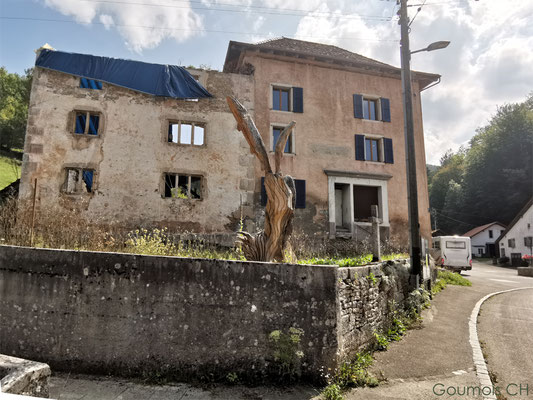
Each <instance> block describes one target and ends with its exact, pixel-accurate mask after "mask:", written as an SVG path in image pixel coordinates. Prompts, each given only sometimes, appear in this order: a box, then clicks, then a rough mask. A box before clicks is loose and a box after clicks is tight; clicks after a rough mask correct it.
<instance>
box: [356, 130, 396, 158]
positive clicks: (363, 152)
mask: <svg viewBox="0 0 533 400" xmlns="http://www.w3.org/2000/svg"><path fill="white" fill-rule="evenodd" d="M355 159H356V160H360V161H375V162H384V163H386V164H394V153H393V147H392V139H389V138H379V137H375V136H365V135H355Z"/></svg>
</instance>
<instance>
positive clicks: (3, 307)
mask: <svg viewBox="0 0 533 400" xmlns="http://www.w3.org/2000/svg"><path fill="white" fill-rule="evenodd" d="M391 264H392V265H386V264H384V265H383V266H381V265H374V266H370V267H360V268H338V267H336V266H305V265H291V264H273V263H259V262H238V261H223V260H205V259H186V258H174V257H154V256H137V255H131V254H118V253H98V252H78V251H67V250H50V249H34V248H24V247H12V246H0V337H2V340H1V341H0V352H2V353H5V354H9V355H13V356H17V357H24V358H29V359H33V360H37V361H43V362H46V363H48V364H49V365H50V366H51V367H52V370H54V369H56V370H64V371H73V372H74V371H76V372H93V373H110V374H120V375H130V376H132V375H148V376H150V375H155V374H159V375H161V376H166V377H168V378H171V379H201V378H205V379H222V380H223V379H225V377H226V375H227V374H228V373H230V372H234V373H237V375H238V376H239V377H240V378H242V379H254V380H257V379H263V378H264V377H265V376H267V375H269V374H272V373H275V372H276V371H278V368H277V366H276V363H275V361H274V356H273V354H274V348H273V347H272V343H271V342H269V340H268V335H269V334H270V333H271V332H272V331H274V330H283V331H284V332H287V331H288V329H289V327H297V328H300V329H302V330H303V331H304V334H303V336H302V341H301V347H300V350H301V351H303V353H304V357H303V359H302V373H303V375H304V376H308V377H311V378H314V379H320V377H321V373H322V372H323V371H324V368H325V369H326V370H327V368H332V369H333V368H335V367H336V366H337V365H339V363H340V362H341V361H343V360H346V359H349V358H350V357H351V356H353V355H354V354H355V353H356V352H357V351H359V350H361V349H363V348H364V347H365V346H366V345H368V344H369V343H370V342H371V340H372V338H373V331H374V329H380V328H381V327H382V326H384V324H386V323H387V310H388V308H387V307H388V304H389V302H390V301H391V300H396V301H398V302H399V303H401V301H402V299H404V297H405V291H406V284H407V276H406V268H407V267H406V265H405V264H403V263H398V262H396V263H391ZM370 272H372V274H373V275H374V279H375V281H376V282H375V284H374V283H372V279H369V278H368V276H369V274H370Z"/></svg>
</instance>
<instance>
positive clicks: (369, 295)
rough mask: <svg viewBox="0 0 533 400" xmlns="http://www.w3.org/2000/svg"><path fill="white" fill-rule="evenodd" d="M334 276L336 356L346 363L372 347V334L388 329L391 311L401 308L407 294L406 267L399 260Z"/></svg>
mask: <svg viewBox="0 0 533 400" xmlns="http://www.w3.org/2000/svg"><path fill="white" fill-rule="evenodd" d="M338 272H339V288H338V306H339V310H338V316H337V319H338V322H339V330H338V332H339V336H338V345H339V354H340V355H341V358H342V359H349V358H350V356H352V355H353V354H354V353H357V352H358V351H360V350H361V349H363V348H365V347H368V346H370V345H371V344H372V343H373V340H374V332H375V331H377V332H380V331H381V330H383V329H386V328H388V324H390V322H391V314H392V312H393V311H394V309H395V307H396V308H397V309H398V310H401V308H402V307H403V305H404V301H405V299H406V298H407V296H408V294H409V287H408V282H409V266H408V264H407V262H406V261H405V260H402V261H396V262H384V263H383V264H379V265H376V266H370V267H351V268H339V270H338Z"/></svg>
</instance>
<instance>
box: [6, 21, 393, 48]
mask: <svg viewBox="0 0 533 400" xmlns="http://www.w3.org/2000/svg"><path fill="white" fill-rule="evenodd" d="M2 19H3V20H15V21H20V20H22V21H42V22H64V23H65V22H66V23H73V24H80V22H78V21H75V20H67V19H53V18H31V17H12V16H0V20H2ZM83 25H109V24H104V23H103V22H87V23H83ZM111 25H112V26H119V27H127V28H145V29H159V30H167V31H187V32H205V33H224V34H231V35H248V36H269V35H270V33H261V32H236V31H223V30H212V29H188V28H165V27H160V26H146V25H133V24H115V23H114V24H111ZM283 36H284V37H290V35H283ZM299 37H301V38H309V39H331V37H329V36H328V37H324V36H299ZM337 38H338V39H347V40H357V41H371V42H399V41H398V40H397V39H375V38H356V37H345V36H339V37H337Z"/></svg>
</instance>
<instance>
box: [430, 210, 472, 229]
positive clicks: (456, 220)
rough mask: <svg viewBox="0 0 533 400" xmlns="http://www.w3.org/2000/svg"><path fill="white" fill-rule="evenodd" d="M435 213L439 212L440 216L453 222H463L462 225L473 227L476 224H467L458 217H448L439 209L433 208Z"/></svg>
mask: <svg viewBox="0 0 533 400" xmlns="http://www.w3.org/2000/svg"><path fill="white" fill-rule="evenodd" d="M435 213H436V214H439V215H440V216H442V217H444V218H447V219H449V220H452V221H455V222H459V223H461V224H464V225H468V226H473V227H476V226H477V225H474V224H469V223H468V222H464V221H459V220H458V219H455V218H452V217H449V216H447V215H444V214H443V213H441V212H440V211H437V210H435Z"/></svg>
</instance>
